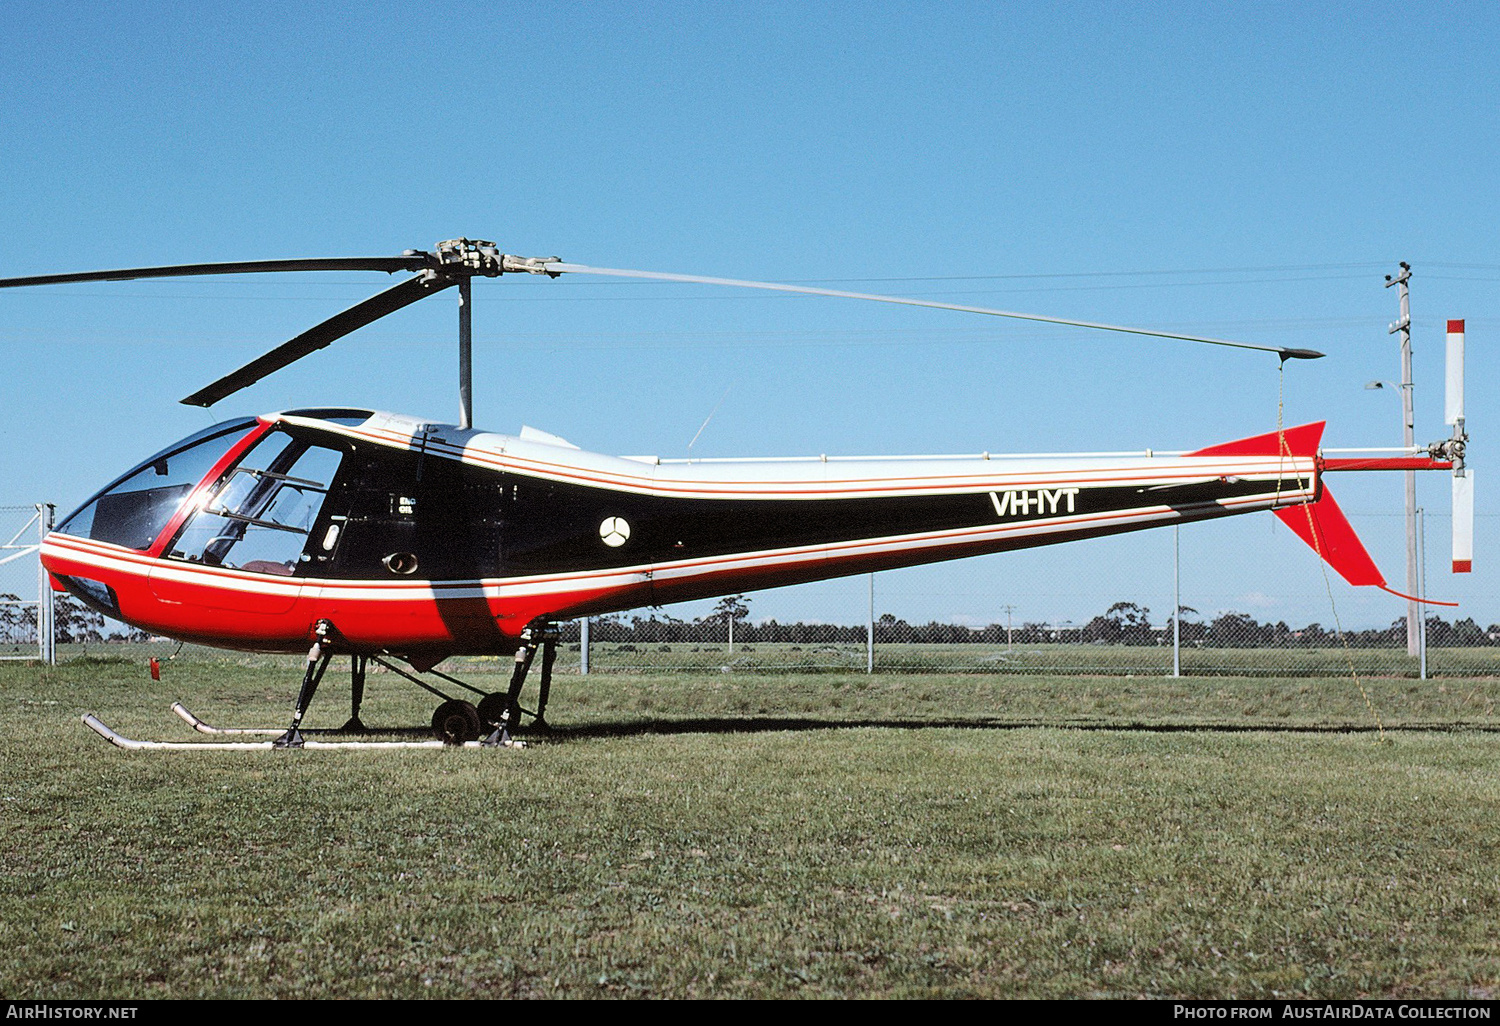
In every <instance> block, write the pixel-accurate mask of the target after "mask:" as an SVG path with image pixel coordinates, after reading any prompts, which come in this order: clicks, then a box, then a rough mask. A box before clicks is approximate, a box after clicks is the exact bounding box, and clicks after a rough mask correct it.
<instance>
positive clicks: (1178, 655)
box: [1172, 524, 1182, 677]
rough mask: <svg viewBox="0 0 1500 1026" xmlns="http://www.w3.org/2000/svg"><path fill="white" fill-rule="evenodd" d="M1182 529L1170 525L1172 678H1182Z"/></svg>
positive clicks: (1175, 525)
mask: <svg viewBox="0 0 1500 1026" xmlns="http://www.w3.org/2000/svg"><path fill="white" fill-rule="evenodd" d="M1181 532H1182V528H1181V527H1180V526H1179V525H1177V524H1173V525H1172V676H1174V677H1181V676H1182V537H1181Z"/></svg>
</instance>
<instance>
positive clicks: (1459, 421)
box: [1443, 321, 1464, 427]
mask: <svg viewBox="0 0 1500 1026" xmlns="http://www.w3.org/2000/svg"><path fill="white" fill-rule="evenodd" d="M1445 386H1446V387H1445V388H1444V390H1443V423H1444V424H1451V425H1453V426H1454V427H1461V426H1462V425H1463V419H1464V322H1463V321H1449V322H1448V362H1447V380H1446V382H1445Z"/></svg>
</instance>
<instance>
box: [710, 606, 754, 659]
mask: <svg viewBox="0 0 1500 1026" xmlns="http://www.w3.org/2000/svg"><path fill="white" fill-rule="evenodd" d="M749 615H750V600H749V599H748V598H746V597H745V596H744V595H725V596H724V597H723V598H721V599H719V602H718V604H717V605H716V606H714V611H713V615H712V617H711V619H712V620H714V621H715V622H717V623H721V624H724V626H725V630H726V631H727V632H728V634H729V651H731V652H733V651H734V625H735V623H737V622H739V621H741V620H743V619H745V617H747V616H749Z"/></svg>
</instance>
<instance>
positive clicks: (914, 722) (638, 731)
mask: <svg viewBox="0 0 1500 1026" xmlns="http://www.w3.org/2000/svg"><path fill="white" fill-rule="evenodd" d="M870 727H881V728H895V729H900V730H933V729H960V730H1036V729H1038V728H1045V729H1054V730H1084V731H1138V732H1141V733H1148V734H1181V733H1220V734H1249V733H1258V732H1260V733H1277V734H1377V733H1380V730H1381V728H1380V727H1378V726H1376V725H1375V724H1360V723H1330V724H1276V723H1140V722H1130V721H1123V722H1094V721H1089V722H1078V721H1068V720H999V719H985V718H943V719H927V718H924V719H894V718H886V719H843V720H829V719H811V718H808V717H797V716H747V717H700V718H693V719H671V720H644V721H643V720H632V721H619V722H612V723H589V724H581V725H578V726H556V725H549V726H547V727H544V728H542V729H541V730H537V729H536V728H535V727H534V726H533V727H528V728H523V729H522V730H521V732H520V736H521V737H524V738H526V739H527V740H535V741H542V742H547V743H561V742H568V741H586V740H592V739H597V738H617V737H648V736H652V735H672V734H755V733H774V732H778V731H811V730H856V729H860V728H870ZM1432 731H1437V732H1444V733H1461V732H1466V731H1475V732H1482V733H1500V725H1495V724H1489V723H1430V724H1422V723H1406V724H1401V725H1399V726H1388V727H1386V728H1385V732H1386V733H1398V732H1399V733H1416V732H1432Z"/></svg>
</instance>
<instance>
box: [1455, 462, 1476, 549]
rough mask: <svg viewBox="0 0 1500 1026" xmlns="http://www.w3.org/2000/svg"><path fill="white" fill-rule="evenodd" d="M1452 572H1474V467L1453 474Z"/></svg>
mask: <svg viewBox="0 0 1500 1026" xmlns="http://www.w3.org/2000/svg"><path fill="white" fill-rule="evenodd" d="M1453 572H1454V573H1456V574H1468V573H1473V572H1474V469H1473V468H1472V467H1468V468H1465V470H1464V476H1463V477H1459V476H1458V475H1457V474H1455V475H1453Z"/></svg>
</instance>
